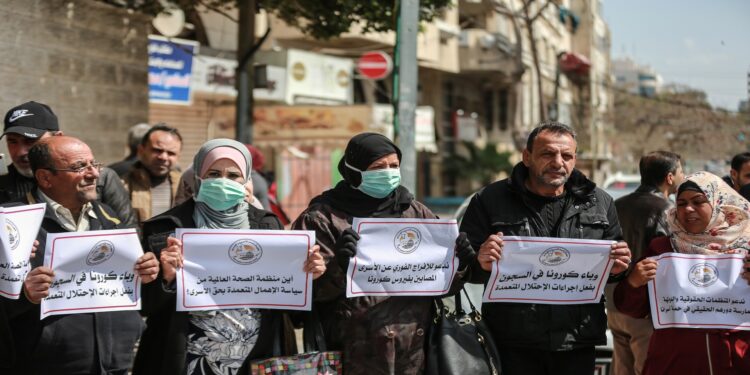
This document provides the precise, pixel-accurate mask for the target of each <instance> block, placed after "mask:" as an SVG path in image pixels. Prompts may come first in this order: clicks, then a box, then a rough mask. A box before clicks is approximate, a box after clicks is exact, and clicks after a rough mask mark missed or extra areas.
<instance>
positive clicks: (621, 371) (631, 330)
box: [605, 151, 685, 375]
mask: <svg viewBox="0 0 750 375" xmlns="http://www.w3.org/2000/svg"><path fill="white" fill-rule="evenodd" d="M638 168H639V170H640V173H641V185H640V186H639V187H638V188H637V189H636V190H635V191H634V192H632V193H630V194H628V195H626V196H624V197H622V198H620V199H618V200H616V201H615V207H616V208H617V217H618V218H619V219H620V226H621V227H622V235H623V238H624V239H625V242H627V243H628V244H629V245H630V251H631V252H632V255H633V259H640V257H641V255H642V254H644V253H645V251H646V249H647V248H648V244H649V243H650V242H651V240H653V239H654V238H656V237H659V236H665V235H667V234H668V233H669V231H668V228H667V221H666V215H665V214H666V210H667V209H669V208H670V207H672V202H671V201H670V200H669V195H670V194H674V193H676V192H677V187H678V186H679V185H680V184H681V183H682V181H683V180H684V179H685V174H684V173H683V171H682V163H681V159H680V155H677V154H675V153H673V152H669V151H654V152H650V153H648V154H646V155H644V156H643V157H642V158H641V160H640V162H639V163H638ZM615 286H617V284H614V283H611V284H608V285H607V287H606V289H605V296H606V306H607V323H608V324H609V329H610V332H612V338H613V340H614V352H613V354H612V367H611V375H639V374H640V373H641V370H642V369H643V363H644V362H645V360H646V352H647V351H648V342H649V339H650V338H651V333H652V332H653V327H652V325H651V319H648V318H644V319H636V318H631V317H630V316H628V315H626V314H623V313H621V312H619V311H617V307H616V306H615V302H614V297H613V293H614V289H615Z"/></svg>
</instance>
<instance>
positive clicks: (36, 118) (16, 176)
mask: <svg viewBox="0 0 750 375" xmlns="http://www.w3.org/2000/svg"><path fill="white" fill-rule="evenodd" d="M4 122H5V130H4V132H3V135H2V137H5V142H6V144H7V146H8V153H9V154H10V158H11V160H12V161H13V164H11V165H9V166H8V174H5V175H2V176H0V204H2V203H6V202H10V201H12V200H16V199H19V198H21V197H23V196H24V195H26V193H28V192H30V191H33V190H34V189H35V188H36V180H35V179H34V176H33V174H32V172H31V165H30V164H29V157H28V155H29V149H30V148H31V147H32V146H33V145H34V144H35V143H36V142H37V141H39V140H41V139H44V138H47V137H51V136H55V135H62V134H63V132H62V131H60V126H59V124H58V122H57V116H56V115H55V114H54V112H52V109H51V108H50V107H49V106H48V105H46V104H42V103H37V102H33V101H31V102H26V103H23V104H21V105H18V106H16V107H14V108H11V109H10V110H9V111H8V113H7V114H6V115H5V121H4ZM96 191H97V195H98V199H99V201H101V202H102V203H105V204H107V205H108V206H110V207H112V208H113V209H114V210H115V212H116V213H117V216H118V217H119V218H120V219H122V220H123V221H125V222H126V223H128V224H131V225H135V217H134V215H133V210H132V208H131V207H130V198H129V197H128V192H127V191H126V190H125V187H124V186H123V184H122V181H120V178H119V177H118V176H117V174H116V173H115V172H114V171H113V170H111V169H109V168H102V169H101V171H100V174H99V178H98V179H97V184H96Z"/></svg>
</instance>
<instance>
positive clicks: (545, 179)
mask: <svg viewBox="0 0 750 375" xmlns="http://www.w3.org/2000/svg"><path fill="white" fill-rule="evenodd" d="M549 173H561V174H562V175H558V176H557V177H550V176H549V175H548V174H549ZM535 177H536V181H537V183H538V184H540V185H547V186H554V187H560V186H563V185H565V183H566V182H568V178H569V177H570V176H569V175H568V173H567V172H566V171H565V170H563V169H560V170H552V169H546V170H543V171H542V172H541V173H539V174H537V175H536V176H535Z"/></svg>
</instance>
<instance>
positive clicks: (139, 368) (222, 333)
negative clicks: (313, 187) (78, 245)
mask: <svg viewBox="0 0 750 375" xmlns="http://www.w3.org/2000/svg"><path fill="white" fill-rule="evenodd" d="M251 166H252V160H251V157H250V154H249V152H248V151H247V148H246V147H245V146H244V145H243V144H241V143H239V142H236V141H233V140H230V139H215V140H211V141H208V142H206V143H205V144H204V145H203V146H202V147H201V149H200V150H199V151H198V153H197V154H196V155H195V158H194V161H193V168H194V170H195V176H196V177H195V187H196V189H195V192H194V194H193V198H192V199H189V200H188V201H186V202H184V203H182V204H180V205H178V206H176V207H174V208H172V209H171V210H169V211H167V212H165V213H163V214H161V215H159V216H157V217H155V218H153V219H151V220H148V221H147V222H145V223H144V225H143V236H144V242H145V245H144V247H145V248H147V249H148V250H150V251H154V252H155V253H156V254H157V255H158V256H159V258H160V261H161V267H162V268H161V269H162V272H161V273H160V275H159V280H157V281H159V282H156V283H153V284H155V285H157V287H155V288H150V289H148V290H146V289H145V288H144V291H143V312H144V314H145V315H146V316H148V322H147V325H148V328H147V330H146V332H145V333H144V334H143V337H142V338H141V344H140V347H139V350H138V354H137V356H136V363H135V366H134V369H133V373H134V374H180V375H181V374H188V375H194V374H220V375H234V374H238V373H243V374H244V373H249V370H248V363H249V361H250V360H252V359H262V358H268V357H271V356H273V355H288V354H294V351H295V350H294V347H295V346H294V341H293V340H294V332H293V331H292V330H291V327H290V325H289V324H287V323H288V317H287V316H286V314H285V313H284V312H282V311H279V310H258V309H249V308H240V309H232V310H211V311H199V312H178V311H175V305H176V303H175V290H174V279H175V274H176V269H177V268H178V267H181V266H182V255H181V253H180V247H181V245H182V244H181V243H180V241H179V240H177V239H176V238H174V237H172V236H173V233H174V230H175V229H176V228H220V229H265V230H269V229H271V230H273V229H283V227H282V226H281V223H280V222H279V220H278V218H276V216H275V215H274V214H273V213H271V212H268V211H263V210H260V209H257V208H255V207H253V206H251V205H249V204H248V203H247V201H246V200H245V195H246V190H245V186H244V185H245V183H247V181H248V179H249V178H250V170H251ZM318 249H319V248H318V246H317V245H315V246H313V247H312V248H311V249H310V256H309V257H308V259H307V261H306V262H305V265H304V271H305V272H309V273H311V274H312V276H313V278H314V279H316V278H318V277H320V275H322V274H323V272H324V271H325V268H326V267H325V263H324V261H323V257H322V256H321V255H320V253H319V250H318ZM274 342H276V343H278V342H283V343H285V344H286V345H284V350H282V351H281V353H274V352H273V351H274V350H273V346H274Z"/></svg>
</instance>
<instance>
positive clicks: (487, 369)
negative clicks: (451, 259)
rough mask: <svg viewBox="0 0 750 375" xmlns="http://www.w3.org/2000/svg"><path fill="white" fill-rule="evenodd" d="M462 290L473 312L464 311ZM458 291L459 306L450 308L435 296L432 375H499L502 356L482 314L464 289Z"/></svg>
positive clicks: (429, 345)
mask: <svg viewBox="0 0 750 375" xmlns="http://www.w3.org/2000/svg"><path fill="white" fill-rule="evenodd" d="M461 292H463V294H464V295H465V296H466V299H467V301H468V302H469V306H470V308H471V311H470V312H468V313H467V312H466V311H464V308H463V305H462V304H461ZM461 292H459V293H458V294H456V297H455V301H456V308H455V311H454V312H450V311H448V308H446V307H445V305H444V304H443V300H442V299H441V298H435V300H434V302H435V314H434V318H433V321H432V327H430V332H429V333H428V335H427V354H426V355H427V365H426V367H427V368H426V371H425V373H426V374H429V375H458V374H461V375H463V374H472V375H482V374H488V375H499V374H500V355H499V354H498V351H497V347H496V346H495V342H494V341H493V340H492V335H491V334H490V331H489V329H488V328H487V326H486V325H485V323H484V321H482V314H480V313H479V311H477V309H476V308H475V307H474V304H473V303H471V299H470V298H469V295H468V294H466V290H465V289H463V288H462V289H461Z"/></svg>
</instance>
